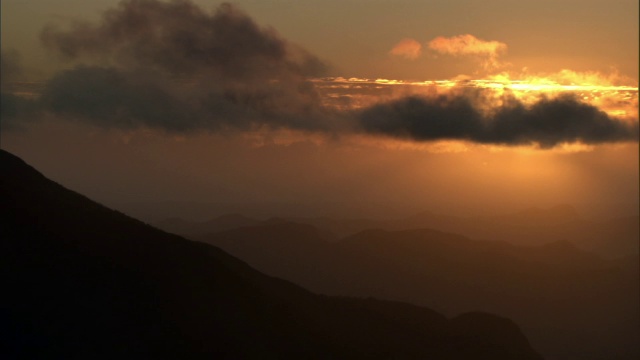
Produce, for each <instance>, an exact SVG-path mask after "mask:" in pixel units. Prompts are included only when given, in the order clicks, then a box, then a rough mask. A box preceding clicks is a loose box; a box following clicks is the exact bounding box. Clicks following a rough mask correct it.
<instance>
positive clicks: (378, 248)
mask: <svg viewBox="0 0 640 360" xmlns="http://www.w3.org/2000/svg"><path fill="white" fill-rule="evenodd" d="M308 226H309V225H306V226H303V225H300V224H294V223H288V224H286V223H284V224H278V225H262V226H253V227H245V228H241V229H235V230H229V231H225V232H220V233H216V234H211V235H208V236H205V237H202V238H201V240H203V241H207V242H209V243H212V244H215V245H217V246H220V247H221V248H222V249H224V250H226V251H228V252H229V253H231V254H232V255H235V256H238V257H239V258H241V259H243V260H245V261H247V262H248V263H249V264H250V265H252V266H255V267H256V268H257V269H259V270H261V271H264V272H265V273H267V274H269V275H273V276H278V277H282V278H285V279H288V280H291V281H293V282H294V283H296V284H300V285H302V286H304V287H306V288H309V289H311V290H312V291H316V292H319V293H323V294H329V295H343V296H359V297H366V296H374V297H377V298H384V299H391V300H397V301H403V302H410V303H414V304H418V305H422V306H428V307H430V308H433V309H436V310H437V311H441V312H444V313H445V314H446V315H449V316H453V315H455V314H459V313H461V312H465V311H469V310H480V311H484V312H490V313H497V314H500V315H502V316H506V317H508V318H512V319H515V320H516V322H517V323H518V324H520V325H521V326H522V327H523V330H524V331H525V333H526V334H527V336H528V337H529V339H531V341H532V343H533V344H534V345H535V346H536V348H537V349H540V351H542V353H543V354H545V355H549V357H551V358H554V357H555V358H560V359H588V358H594V359H598V358H603V357H608V356H613V357H615V356H618V358H621V359H627V358H628V359H633V358H634V357H635V356H636V355H639V354H638V347H637V342H636V337H637V335H638V327H639V326H638V325H640V321H639V320H640V313H639V311H638V306H637V304H638V301H639V299H638V287H639V285H638V281H639V279H638V277H639V276H638V272H637V266H635V265H634V264H637V260H635V258H629V259H626V260H623V259H620V260H615V261H613V260H603V259H601V258H599V257H598V256H596V255H594V254H592V253H588V252H585V251H583V250H581V249H579V248H577V247H576V246H575V245H573V244H572V243H570V242H568V241H557V242H551V243H547V244H543V245H538V246H517V245H514V244H511V243H507V242H504V241H488V240H482V241H480V240H471V239H469V238H467V237H465V236H462V235H456V234H451V233H446V232H442V231H437V230H432V229H414V230H404V231H387V230H380V229H377V230H365V231H362V232H360V233H357V234H355V235H352V236H349V237H346V238H344V239H342V240H340V241H338V242H329V241H326V240H324V239H323V238H322V237H321V236H320V235H319V234H320V232H319V231H318V230H316V231H315V232H314V231H313V230H312V228H308ZM301 228H304V229H306V230H305V232H301V231H300V229H301ZM627 353H629V354H632V355H630V356H626V355H625V354H627ZM590 356H591V357H590ZM625 356H626V357H625Z"/></svg>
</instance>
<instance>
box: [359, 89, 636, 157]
mask: <svg viewBox="0 0 640 360" xmlns="http://www.w3.org/2000/svg"><path fill="white" fill-rule="evenodd" d="M357 118H358V123H359V126H360V128H361V129H362V130H363V131H365V132H367V133H371V134H377V135H385V136H392V137H399V138H406V139H412V140H419V141H424V140H445V139H452V140H453V139H455V140H468V141H473V142H478V143H490V144H502V145H521V144H538V145H539V146H541V147H544V148H549V147H553V146H556V145H558V144H560V143H566V142H576V141H579V142H583V143H587V144H597V143H605V142H620V141H638V123H637V122H634V123H628V122H623V121H620V120H617V119H615V118H612V117H610V116H608V115H607V114H606V113H604V112H602V111H600V110H599V109H598V108H596V107H594V106H591V105H588V104H585V103H582V102H580V101H579V100H577V99H576V98H575V97H573V96H569V95H565V96H560V97H557V98H552V99H546V98H544V99H541V100H539V101H538V102H536V103H534V104H533V105H530V106H527V105H524V104H523V103H521V102H519V101H517V100H515V99H509V101H507V102H506V103H505V105H502V106H500V107H497V108H494V109H493V110H492V111H490V112H485V111H480V110H478V108H477V105H475V104H474V101H472V100H471V97H470V96H468V95H455V96H446V95H441V96H435V97H407V98H403V99H400V100H396V101H392V102H388V103H384V104H378V105H374V106H372V107H370V108H367V109H365V110H363V111H361V112H360V113H359V114H358V115H357Z"/></svg>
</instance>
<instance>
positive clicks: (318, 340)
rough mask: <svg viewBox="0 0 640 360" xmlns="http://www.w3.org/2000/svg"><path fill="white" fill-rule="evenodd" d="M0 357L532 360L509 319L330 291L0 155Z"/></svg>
mask: <svg viewBox="0 0 640 360" xmlns="http://www.w3.org/2000/svg"><path fill="white" fill-rule="evenodd" d="M0 167H1V169H2V171H1V172H0V199H1V200H2V201H1V202H0V214H1V215H2V217H1V220H0V221H1V224H0V225H1V226H0V235H2V236H1V241H0V244H1V246H2V248H1V249H0V250H1V251H0V257H1V258H0V260H1V261H0V269H2V271H0V279H1V280H2V284H3V296H2V297H0V318H1V319H2V321H1V322H0V334H1V335H2V340H1V341H2V342H3V344H2V346H1V347H0V351H1V352H2V353H0V355H2V358H4V359H14V358H30V359H34V358H35V359H37V358H43V359H44V358H46V359H52V358H53V359H58V358H59V359H88V358H92V359H94V358H97V359H114V358H123V359H124V358H126V359H131V358H135V359H142V358H145V359H146V358H153V359H179V358H203V359H204V358H208V359H210V358H221V359H264V358H280V359H286V358H292V359H301V358H304V359H386V358H397V359H424V358H437V359H451V360H453V359H514V360H516V359H540V358H541V357H540V356H539V355H538V354H537V353H536V352H535V351H534V350H532V349H531V347H530V346H529V344H528V341H527V339H526V338H525V337H524V336H523V335H522V333H521V332H520V331H519V329H518V328H517V326H516V325H515V324H514V323H513V322H512V321H510V320H508V319H505V318H501V317H497V316H494V315H488V314H484V313H468V314H465V315H462V316H459V317H457V318H454V319H452V320H447V319H446V318H445V317H444V316H442V315H440V314H438V313H436V312H434V311H432V310H429V309H426V308H421V307H417V306H413V305H408V304H404V303H394V302H386V301H380V300H374V299H367V300H359V299H352V298H330V297H326V296H319V295H314V294H312V293H309V292H308V291H306V290H304V289H302V288H299V287H298V286H295V285H293V284H291V283H289V282H286V281H283V280H279V279H276V278H272V277H269V276H265V275H263V274H261V273H259V272H257V271H255V270H254V269H252V268H250V267H249V266H247V265H246V264H245V263H243V262H242V261H239V260H238V259H236V258H234V257H232V256H230V255H228V254H226V253H225V252H223V251H221V250H220V249H218V248H216V247H213V246H210V245H206V244H202V243H197V242H192V241H188V240H185V239H183V238H181V237H179V236H176V235H172V234H168V233H165V232H162V231H160V230H156V229H154V228H152V227H150V226H148V225H146V224H144V223H141V222H139V221H137V220H134V219H132V218H129V217H127V216H125V215H123V214H121V213H118V212H116V211H112V210H109V209H107V208H105V207H103V206H101V205H99V204H96V203H94V202H92V201H91V200H89V199H87V198H86V197H84V196H82V195H79V194H77V193H74V192H72V191H69V190H67V189H64V188H63V187H61V186H60V185H58V184H56V183H54V182H52V181H50V180H48V179H46V178H45V177H44V176H42V175H41V174H40V173H38V172H37V171H35V170H34V169H33V168H31V167H29V166H28V165H26V164H25V163H24V162H23V161H21V160H20V159H18V158H16V157H15V156H13V155H11V154H9V153H7V152H4V151H0Z"/></svg>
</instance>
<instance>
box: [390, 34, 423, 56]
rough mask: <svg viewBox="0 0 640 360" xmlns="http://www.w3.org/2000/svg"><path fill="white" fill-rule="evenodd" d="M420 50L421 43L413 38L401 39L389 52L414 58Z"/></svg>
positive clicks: (418, 54)
mask: <svg viewBox="0 0 640 360" xmlns="http://www.w3.org/2000/svg"><path fill="white" fill-rule="evenodd" d="M421 52H422V45H421V44H420V43H419V42H418V41H416V40H414V39H409V38H407V39H403V40H401V41H400V42H399V43H397V44H396V45H395V46H394V47H393V49H391V51H389V54H391V55H394V56H400V57H403V58H405V59H409V60H415V59H417V58H418V57H419V56H420V54H421Z"/></svg>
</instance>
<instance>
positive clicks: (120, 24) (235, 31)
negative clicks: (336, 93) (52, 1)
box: [41, 0, 326, 81]
mask: <svg viewBox="0 0 640 360" xmlns="http://www.w3.org/2000/svg"><path fill="white" fill-rule="evenodd" d="M41 37H42V40H43V42H44V44H45V45H47V46H48V47H50V48H52V49H55V50H57V51H58V52H60V53H62V54H63V55H65V56H66V57H68V58H70V59H81V60H96V59H99V60H100V61H104V60H105V59H108V60H109V62H110V63H111V64H112V65H114V64H115V65H116V66H120V67H125V68H132V67H144V68H146V69H149V68H154V69H160V70H162V71H167V72H169V73H171V74H180V75H197V76H200V75H202V74H203V73H207V74H209V75H213V76H216V77H217V78H218V79H219V80H227V81H231V80H233V81H255V80H256V79H272V78H276V77H278V78H280V77H283V76H286V77H295V76H306V75H313V76H317V75H321V74H322V72H323V71H324V70H325V68H326V66H325V65H324V64H323V63H322V62H321V61H320V60H319V59H318V58H316V57H315V56H313V55H311V54H310V53H308V52H307V51H305V50H304V49H302V48H300V47H298V46H296V45H294V44H291V43H289V42H287V41H285V40H284V39H282V38H281V37H280V36H279V35H278V34H277V33H276V32H275V30H273V29H270V28H261V27H260V26H258V25H257V24H256V23H255V22H254V21H253V20H252V19H251V18H249V17H248V16H247V15H246V14H245V13H243V12H242V11H241V10H239V9H238V8H236V7H235V6H232V5H230V4H222V5H221V6H219V7H218V8H217V9H216V10H215V11H214V12H212V13H210V14H209V13H207V12H205V11H203V10H202V9H201V8H199V7H198V6H196V5H195V4H193V3H192V2H190V1H187V0H174V1H170V2H162V1H157V0H125V1H122V2H120V4H119V5H118V6H117V7H116V8H115V9H112V10H109V11H107V12H106V13H105V14H104V15H103V17H102V21H101V23H100V24H97V25H93V24H88V23H76V24H74V25H73V26H72V28H71V29H69V30H59V29H56V28H54V27H47V28H45V29H44V30H43V32H42V34H41Z"/></svg>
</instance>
